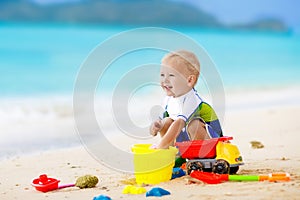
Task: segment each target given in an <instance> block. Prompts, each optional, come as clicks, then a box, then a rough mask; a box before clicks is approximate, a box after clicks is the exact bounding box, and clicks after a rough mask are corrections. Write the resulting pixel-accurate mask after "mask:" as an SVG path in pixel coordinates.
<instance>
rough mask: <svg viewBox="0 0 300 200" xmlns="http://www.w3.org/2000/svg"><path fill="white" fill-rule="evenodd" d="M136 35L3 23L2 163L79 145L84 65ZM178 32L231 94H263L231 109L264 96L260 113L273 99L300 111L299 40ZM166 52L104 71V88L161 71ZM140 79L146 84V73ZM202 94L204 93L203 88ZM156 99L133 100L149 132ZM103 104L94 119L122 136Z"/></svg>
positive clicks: (131, 57)
mask: <svg viewBox="0 0 300 200" xmlns="http://www.w3.org/2000/svg"><path fill="white" fill-rule="evenodd" d="M132 28H133V27H126V26H104V25H103V26H92V25H65V24H22V23H3V22H2V23H0V120H1V124H0V130H1V131H0V147H1V151H0V159H1V158H6V157H11V156H15V155H18V154H22V153H28V152H36V151H37V150H44V149H53V148H54V149H56V148H58V147H59V148H61V147H68V146H74V145H79V144H80V142H79V139H78V136H77V135H76V131H75V130H74V127H75V125H74V119H73V107H72V106H73V105H72V93H73V89H74V83H75V81H76V77H77V74H78V71H79V69H80V66H81V64H82V63H83V62H84V60H85V59H86V58H87V56H88V55H89V53H90V52H91V51H92V50H93V49H94V48H95V47H96V46H97V45H99V44H100V43H101V42H103V41H105V40H107V39H108V38H110V37H112V36H113V35H115V34H119V33H120V32H122V31H127V30H131V29H132ZM174 30H175V31H178V32H180V33H182V34H184V35H186V36H188V37H190V38H192V39H193V40H195V41H196V42H197V43H198V44H199V45H201V46H202V47H203V48H204V49H205V50H206V51H207V52H208V54H209V55H210V57H211V58H212V60H213V61H214V63H215V65H216V68H217V70H218V71H219V74H220V76H221V79H222V82H223V85H224V87H225V91H226V92H227V91H241V92H243V93H242V94H244V93H245V92H247V91H252V90H259V91H262V92H260V93H258V94H256V93H254V94H252V95H250V96H247V97H246V101H240V98H237V99H233V100H232V99H229V101H228V102H229V104H227V110H231V109H233V108H235V109H236V108H244V107H245V106H246V107H247V106H248V105H249V102H248V101H251V103H252V104H253V102H254V101H256V100H257V99H258V98H257V97H259V99H262V100H265V101H264V102H263V103H261V102H260V105H261V106H264V105H270V104H272V102H271V103H270V101H273V100H275V101H276V102H275V103H276V104H279V103H282V102H283V103H285V104H287V103H297V105H298V104H299V99H300V97H299V95H298V93H299V92H295V91H298V86H299V85H300V79H299V74H300V55H299V52H300V35H297V34H293V33H291V32H290V33H274V32H255V31H233V30H226V31H224V30H210V29H201V28H190V27H189V28H188V27H187V28H182V27H181V28H178V27H177V28H174ZM134 39H135V38H132V41H133V42H134ZM174 42H176V41H174ZM111 48H120V47H119V46H118V45H117V46H116V47H111ZM164 53H165V52H163V51H159V50H153V49H144V50H140V51H135V52H133V53H132V54H128V55H124V56H123V57H122V58H120V59H118V60H116V62H114V63H113V64H112V67H110V68H109V69H108V70H106V71H105V72H106V76H105V77H104V80H103V81H104V82H103V83H105V84H104V87H102V89H103V88H104V89H105V90H107V91H110V90H112V89H113V87H114V86H115V84H116V82H118V80H120V79H121V78H122V77H124V74H126V73H127V72H128V71H130V70H132V69H133V68H134V67H136V66H138V65H141V64H144V63H156V64H159V63H160V60H161V58H162V56H163V55H164ZM141 75H142V76H141V77H140V78H143V76H146V75H147V74H141ZM201 83H203V82H200V85H201ZM291 86H293V87H296V90H295V89H293V90H291V91H289V90H288V91H286V90H285V91H284V92H282V93H278V92H276V91H275V92H273V93H272V95H271V96H269V97H268V98H267V99H266V98H265V97H266V95H267V94H266V93H265V90H266V89H271V90H272V88H289V87H291ZM197 89H198V88H197ZM198 90H200V91H201V86H200V89H198ZM101 92H103V91H101ZM104 92H105V91H104ZM268 94H269V93H268ZM296 94H297V95H296ZM295 95H296V96H295ZM150 96H151V95H150ZM242 97H245V95H242ZM156 99H157V97H156V96H155V95H152V96H151V98H147V99H142V100H141V99H139V97H136V96H134V97H133V98H131V100H132V101H131V103H130V104H129V105H128V112H129V116H130V117H131V119H132V121H133V122H134V123H135V124H137V125H141V124H142V125H143V126H147V125H148V124H149V123H150V122H151V121H150V119H149V118H150V117H149V116H148V115H149V114H148V113H149V112H151V110H149V109H150V108H151V107H152V106H153V105H154V104H157V103H159V102H157V101H156ZM287 99H288V100H289V99H290V100H291V101H288V102H287ZM96 102H97V101H96ZM98 102H99V104H98V105H95V110H96V111H95V113H96V115H97V114H98V115H99V116H98V119H99V121H100V123H101V124H102V126H103V127H102V128H103V130H107V131H106V132H108V133H113V134H115V135H116V134H118V133H119V132H120V130H118V129H117V128H116V125H115V121H114V120H115V119H114V118H113V117H112V118H110V117H111V116H110V114H109V112H111V108H110V107H109V106H106V105H110V104H102V103H101V102H100V101H98ZM107 102H109V101H107ZM107 102H106V103H107ZM103 105H104V108H103ZM256 105H257V104H256ZM248 107H249V106H248ZM147 108H149V109H148V110H147ZM141 110H143V112H141ZM146 114H147V115H146Z"/></svg>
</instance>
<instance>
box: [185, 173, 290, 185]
mask: <svg viewBox="0 0 300 200" xmlns="http://www.w3.org/2000/svg"><path fill="white" fill-rule="evenodd" d="M190 176H191V177H193V178H197V179H199V180H201V181H203V182H205V183H208V184H218V183H222V182H224V181H269V182H278V181H290V174H289V173H271V174H267V175H229V174H215V173H209V172H201V171H192V173H191V174H190Z"/></svg>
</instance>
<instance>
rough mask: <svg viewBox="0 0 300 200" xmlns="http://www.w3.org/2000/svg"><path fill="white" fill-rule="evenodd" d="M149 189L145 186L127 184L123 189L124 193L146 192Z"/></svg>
mask: <svg viewBox="0 0 300 200" xmlns="http://www.w3.org/2000/svg"><path fill="white" fill-rule="evenodd" d="M146 192H147V190H146V189H145V188H143V187H138V186H133V185H126V186H125V187H124V189H123V191H122V193H123V194H144V193H146Z"/></svg>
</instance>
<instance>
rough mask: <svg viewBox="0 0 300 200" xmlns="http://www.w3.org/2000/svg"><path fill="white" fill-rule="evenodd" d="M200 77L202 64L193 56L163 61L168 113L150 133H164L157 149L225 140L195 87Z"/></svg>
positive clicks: (183, 53) (183, 52) (181, 54)
mask: <svg viewBox="0 0 300 200" xmlns="http://www.w3.org/2000/svg"><path fill="white" fill-rule="evenodd" d="M199 75H200V62H199V60H198V58H197V57H196V55H195V54H194V53H192V52H189V51H186V50H181V51H177V52H171V53H169V54H167V55H166V56H165V57H164V58H163V59H162V65H161V69H160V85H161V87H162V89H163V90H164V92H165V93H166V98H165V101H164V108H165V110H164V113H163V114H162V116H161V117H160V119H159V120H156V121H154V122H153V123H152V125H151V126H150V133H151V135H153V136H156V135H157V134H158V133H160V136H161V141H160V143H159V144H158V145H157V148H160V149H165V148H168V147H169V146H173V145H174V142H175V141H177V142H182V141H188V140H204V139H209V138H216V137H221V136H222V135H223V134H222V129H221V126H220V123H219V120H218V118H217V115H216V113H215V111H214V110H213V109H212V107H211V106H210V105H209V104H207V103H206V102H204V101H203V100H202V99H201V98H200V96H199V94H198V93H197V91H196V90H195V88H194V87H195V85H196V83H197V80H198V78H199Z"/></svg>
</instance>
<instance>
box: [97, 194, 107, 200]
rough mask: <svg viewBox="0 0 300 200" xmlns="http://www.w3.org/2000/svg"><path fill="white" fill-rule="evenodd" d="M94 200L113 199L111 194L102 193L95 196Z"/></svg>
mask: <svg viewBox="0 0 300 200" xmlns="http://www.w3.org/2000/svg"><path fill="white" fill-rule="evenodd" d="M93 200H111V198H110V197H109V196H106V195H103V194H101V195H99V196H97V197H94V198H93Z"/></svg>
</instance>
